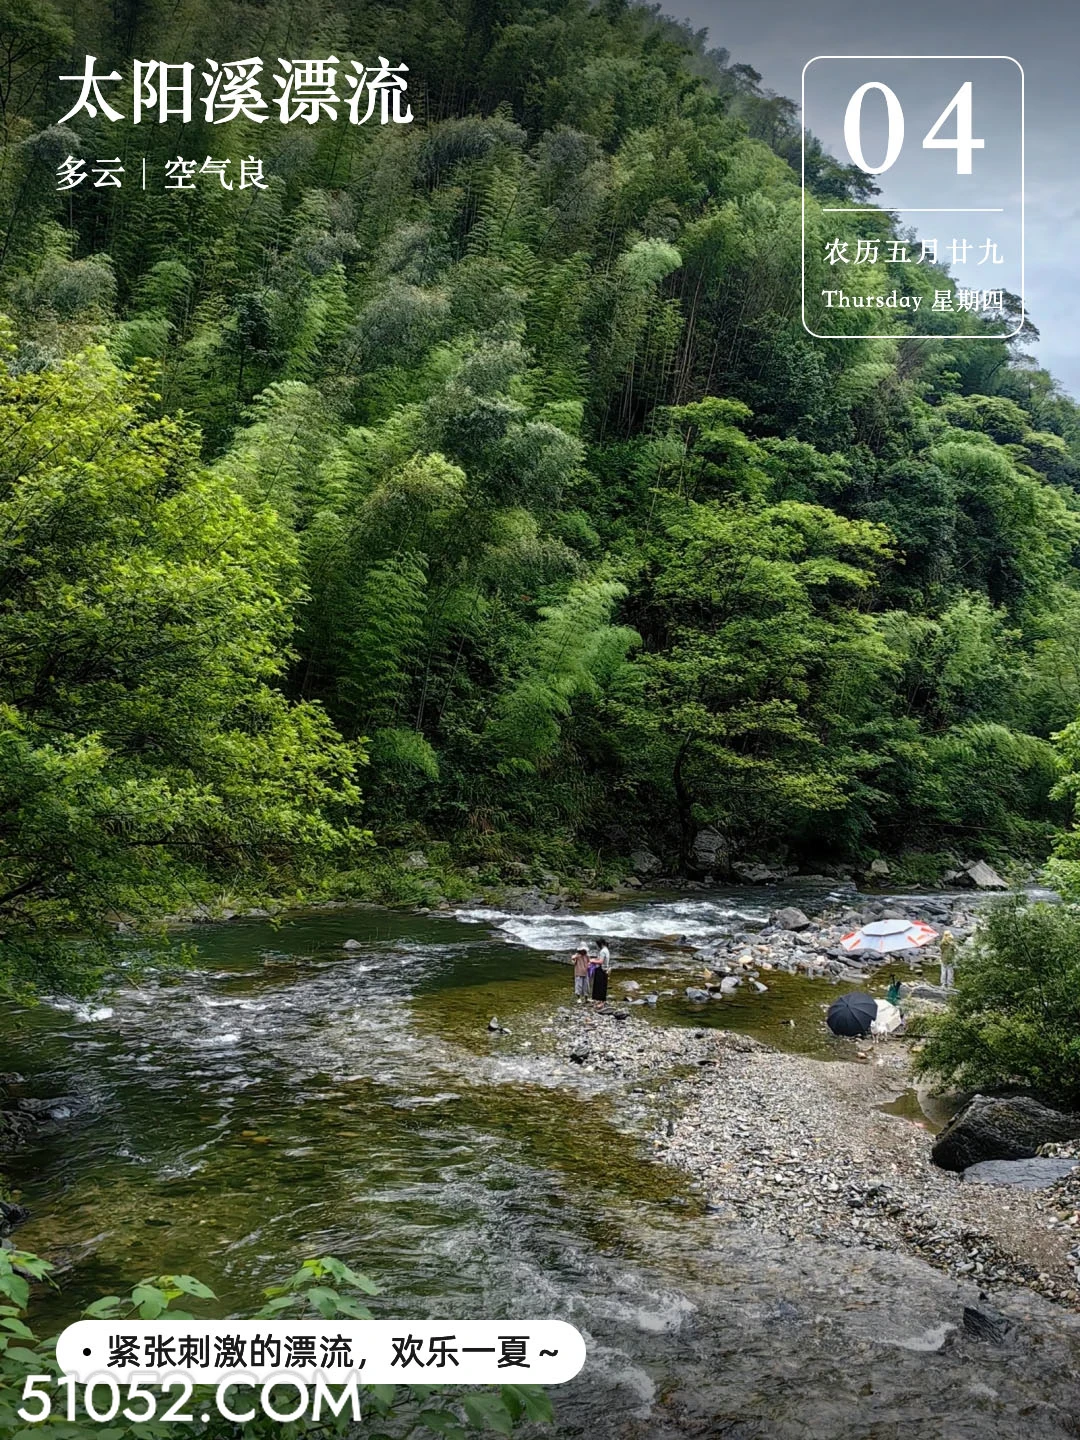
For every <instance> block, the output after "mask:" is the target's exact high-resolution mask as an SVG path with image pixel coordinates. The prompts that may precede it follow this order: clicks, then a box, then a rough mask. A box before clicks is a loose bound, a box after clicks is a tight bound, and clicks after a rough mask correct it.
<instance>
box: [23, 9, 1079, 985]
mask: <svg viewBox="0 0 1080 1440" xmlns="http://www.w3.org/2000/svg"><path fill="white" fill-rule="evenodd" d="M0 33H2V34H3V36H4V37H5V38H4V40H3V45H2V47H0V121H2V126H3V131H2V136H3V150H2V159H0V218H2V219H3V228H2V239H0V310H2V311H3V312H4V313H5V314H6V315H7V316H8V317H9V320H8V322H7V327H8V328H7V329H6V331H5V343H6V347H7V348H6V351H5V361H4V369H3V374H2V378H0V386H2V391H3V405H2V407H0V435H2V442H0V751H2V761H0V817H2V818H0V927H2V929H3V930H4V932H5V934H6V936H7V937H8V939H9V940H13V941H15V940H17V941H18V945H17V946H15V945H13V946H12V947H11V949H10V951H9V953H10V954H12V955H14V954H15V953H16V950H18V953H19V954H20V955H21V956H22V957H23V958H22V959H21V960H20V961H19V962H18V963H17V964H14V965H13V964H12V963H11V962H9V975H10V974H12V973H21V974H22V975H23V976H24V977H26V978H30V977H32V976H38V977H39V978H40V976H41V973H42V972H41V968H40V967H41V966H42V965H44V964H51V963H54V962H53V961H52V960H51V959H50V956H51V953H52V952H51V949H50V945H49V943H48V940H49V937H50V936H51V935H52V934H54V933H55V932H56V931H57V930H58V929H64V928H68V929H73V930H80V931H86V930H87V929H88V928H89V927H90V925H91V923H92V922H93V921H94V920H95V919H96V918H100V917H101V916H103V915H105V914H106V913H107V912H108V911H109V910H115V909H122V910H133V909H137V908H139V906H140V904H141V903H143V902H145V904H146V906H147V907H148V908H151V909H152V908H153V907H154V906H155V905H166V904H169V903H173V902H175V901H176V898H177V896H180V895H185V894H186V895H191V894H196V893H201V892H202V891H203V890H205V888H206V887H208V886H209V887H214V888H216V890H217V891H221V890H224V889H228V888H230V887H234V888H237V889H241V890H244V889H246V890H247V891H248V893H252V892H253V891H255V890H258V888H259V887H266V888H273V887H275V886H276V887H279V888H281V887H286V888H287V887H290V886H298V885H305V884H309V883H312V882H313V881H315V880H317V878H318V877H319V876H320V875H325V874H327V873H330V872H333V871H336V872H338V873H348V872H349V871H350V869H352V868H353V867H355V865H356V864H357V863H358V857H361V856H362V855H363V854H364V853H365V847H370V846H371V844H372V843H373V842H374V843H375V844H377V845H379V846H382V847H389V848H394V847H399V848H400V847H410V846H413V845H415V844H417V843H422V842H424V841H428V840H441V841H445V842H448V843H449V844H450V846H451V847H452V849H453V854H454V855H455V857H456V858H457V859H458V860H459V861H460V863H461V864H463V865H464V864H479V865H481V866H483V865H493V866H497V865H499V864H501V863H505V862H508V861H522V860H524V861H526V862H532V861H534V860H535V861H537V862H542V863H545V864H548V865H551V864H554V865H556V866H567V867H572V866H574V865H580V864H588V863H592V864H595V863H596V858H597V856H598V855H599V856H601V857H602V856H604V855H619V854H622V855H625V854H627V853H629V851H630V850H631V849H633V847H634V846H635V845H636V844H638V843H640V842H641V841H642V840H647V841H648V843H649V844H650V845H651V846H652V848H653V849H655V850H656V851H657V852H659V853H661V854H662V855H663V856H664V858H665V859H666V860H667V861H669V862H670V863H671V864H672V865H673V866H674V865H677V864H678V863H679V861H680V860H685V858H686V856H687V855H688V852H689V849H690V847H691V845H692V840H693V836H694V834H695V833H696V831H697V830H698V829H699V828H700V827H702V826H706V825H707V826H712V827H715V829H717V830H718V831H719V832H721V834H723V835H724V836H725V837H726V838H727V840H728V842H729V844H730V847H731V854H732V856H742V857H746V858H764V859H768V858H770V857H774V856H777V855H786V856H788V857H790V858H793V859H800V858H806V857H814V858H818V857H820V858H825V859H830V858H831V859H845V858H846V859H853V858H861V859H866V858H867V857H870V856H873V855H876V854H879V853H880V854H887V855H896V854H900V853H903V852H928V853H931V854H934V855H947V854H949V853H955V854H966V855H970V854H972V853H979V854H983V855H987V856H989V857H990V858H996V859H998V860H1001V861H1004V860H1007V859H1008V858H1009V857H1023V858H1025V859H1027V860H1032V861H1037V860H1040V859H1041V858H1043V857H1044V856H1045V855H1046V854H1047V852H1048V850H1049V848H1050V846H1051V844H1052V837H1053V834H1054V830H1055V827H1058V826H1061V825H1063V824H1064V823H1066V822H1067V820H1068V817H1069V814H1070V803H1071V802H1070V798H1069V796H1070V791H1069V783H1070V775H1071V773H1072V772H1073V771H1074V770H1075V769H1076V768H1077V765H1078V763H1080V732H1078V731H1077V730H1076V729H1074V728H1071V727H1073V726H1074V723H1075V720H1076V716H1077V714H1078V713H1080V568H1078V544H1080V502H1078V493H1077V492H1078V488H1080V424H1078V411H1077V407H1076V406H1075V405H1074V403H1073V402H1072V401H1071V400H1070V399H1069V398H1068V397H1067V396H1065V395H1064V394H1062V393H1061V391H1060V390H1059V388H1058V387H1057V386H1056V385H1055V383H1054V381H1053V379H1052V378H1051V376H1049V375H1048V374H1047V373H1046V372H1045V371H1043V370H1041V369H1039V368H1037V367H1036V366H1035V365H1034V364H1033V362H1032V361H1031V360H1030V359H1029V358H1027V357H1026V356H1025V354H1024V345H1025V344H1026V343H1027V340H1029V339H1030V338H1031V337H1030V328H1029V332H1028V334H1027V335H1022V336H1021V337H1020V338H1019V339H1018V340H1017V341H1014V342H1010V343H1003V342H1002V341H1000V340H995V339H980V338H978V336H979V327H980V323H981V322H980V321H979V320H978V319H977V318H974V317H973V318H971V319H970V320H969V322H968V323H969V325H970V328H971V330H972V336H973V338H972V339H970V340H966V341H964V342H962V343H950V342H946V341H936V340H927V339H916V338H907V337H906V336H905V326H907V327H908V328H911V327H910V325H909V322H907V321H906V320H905V318H904V316H903V314H902V313H901V314H894V315H891V316H890V317H888V318H887V319H886V321H885V322H884V324H885V325H887V326H889V327H891V328H892V331H893V332H894V333H893V337H892V338H890V339H888V340H880V339H879V340H870V339H868V340H866V341H861V342H860V341H840V340H836V341H829V340H820V339H814V338H811V337H810V336H809V335H808V334H806V333H805V331H804V330H803V328H802V325H801V322H800V263H801V262H800V208H801V195H800V187H799V176H798V166H799V163H800V161H799V130H798V123H797V118H796V116H795V112H794V107H793V106H792V105H791V104H790V103H789V102H788V101H786V100H782V99H779V98H777V97H775V96H773V95H771V94H769V93H767V92H765V91H764V90H763V89H762V88H761V85H760V77H759V76H757V75H755V73H754V72H753V71H752V70H749V69H748V68H747V67H745V66H740V65H738V64H735V63H732V62H731V60H730V58H729V57H728V56H727V55H726V54H725V53H724V52H720V51H715V50H709V49H707V48H706V44H705V41H704V39H703V37H701V36H697V35H694V34H693V33H691V32H690V31H689V30H687V29H686V28H685V27H680V26H679V25H676V24H674V23H673V22H671V21H669V20H667V19H665V18H663V17H662V16H661V15H660V13H659V12H658V10H656V9H655V8H650V7H638V6H632V5H628V4H626V3H624V0H603V3H598V4H594V5H590V4H588V3H586V0H449V3H438V4H435V3H432V0H408V3H406V4H402V5H400V6H398V5H360V4H354V3H351V0H336V3H335V0H316V3H313V4H306V5H302V6H301V5H298V4H295V3H294V4H283V5H273V6H264V5H262V4H257V3H242V0H216V3H214V4H210V3H207V0H183V3H182V4H181V5H179V6H175V7H173V6H167V5H165V4H163V3H150V4H145V5H143V4H136V3H132V0H126V3H125V0H119V3H116V4H109V5H106V4H104V3H102V0H86V3H83V4H80V5H79V6H77V7H76V6H70V5H69V6H62V5H60V4H57V5H56V6H53V5H51V4H50V3H48V0H0ZM717 38H718V39H721V40H722V38H723V37H722V36H719V37H717ZM88 54H91V55H94V56H96V57H97V58H98V69H99V71H108V70H112V69H114V68H115V69H119V70H120V71H121V72H123V73H124V74H125V75H129V74H130V70H131V62H132V60H133V58H135V57H139V58H143V59H146V58H150V57H155V58H158V59H162V60H168V61H182V60H189V59H190V60H194V61H195V62H196V68H197V69H198V68H199V66H200V65H201V64H202V60H203V57H211V56H217V57H219V58H220V59H225V58H229V59H232V58H235V57H239V56H252V55H261V56H262V57H264V59H266V61H267V64H268V67H269V66H270V65H272V64H273V62H274V61H275V60H276V57H278V56H299V55H304V56H309V55H310V56H319V57H325V56H328V55H330V54H333V55H335V56H337V57H340V58H341V59H342V60H344V59H345V58H346V57H353V56H355V57H357V58H358V59H360V60H361V61H363V62H364V63H374V62H375V60H376V57H378V56H386V57H388V58H389V59H390V61H391V63H393V64H397V63H398V62H400V61H404V62H405V63H407V64H408V66H409V92H408V98H409V103H410V104H411V106H412V109H413V113H414V116H415V119H414V121H413V123H411V124H393V123H390V124H386V125H379V124H378V123H370V124H367V125H350V124H349V123H347V121H346V120H345V119H344V118H339V120H338V121H337V122H336V123H335V122H332V121H329V120H326V119H324V120H322V121H321V122H320V123H318V124H313V125H308V124H305V123H293V124H290V125H287V126H285V125H280V124H278V123H268V124H258V123H256V122H255V121H254V120H246V119H244V118H240V119H238V120H235V121H234V122H232V123H231V124H229V125H211V124H208V123H206V122H205V120H204V118H203V116H202V114H201V112H200V111H198V110H197V111H196V114H195V116H194V118H193V120H192V122H191V123H190V124H188V125H185V126H181V125H180V124H179V122H177V121H175V120H169V121H166V122H165V123H161V124H158V123H149V124H148V123H144V124H142V125H140V126H139V127H134V126H132V125H130V124H128V123H124V124H112V123H110V122H109V121H108V119H107V118H106V117H104V116H103V115H100V114H99V115H98V116H97V117H96V118H90V117H89V116H88V115H87V114H86V113H83V114H81V115H79V116H78V117H77V118H75V119H73V120H72V121H70V122H69V123H68V124H67V125H58V124H57V118H58V117H59V116H60V115H62V114H64V112H65V111H66V110H67V109H68V108H69V107H70V106H71V104H72V102H73V100H74V98H75V95H74V93H73V90H72V86H71V85H70V83H68V84H62V83H61V82H60V81H59V80H58V76H60V75H62V74H72V73H78V72H79V71H81V69H82V66H83V62H84V58H85V56H86V55H88ZM128 88H129V89H130V85H129V87H128ZM69 156H75V157H84V158H85V159H86V160H87V163H88V165H89V166H90V167H91V168H92V167H93V166H94V165H96V164H97V163H98V162H99V161H102V160H105V159H106V158H108V159H110V160H111V159H112V158H113V157H119V159H120V161H121V162H122V163H123V166H124V174H125V183H124V184H123V185H122V186H120V187H115V186H97V185H94V184H93V183H88V184H84V185H81V186H78V187H76V188H73V189H70V190H68V191H66V192H59V191H58V190H57V179H56V176H57V168H58V167H59V166H60V165H61V164H62V162H64V161H65V159H66V158H67V157H69ZM177 156H187V157H189V158H198V159H199V161H200V162H201V161H202V157H204V156H215V157H218V158H227V159H229V160H230V163H231V165H232V171H231V173H233V174H236V173H238V170H239V163H240V161H241V160H242V159H244V158H246V157H248V156H258V157H260V158H261V159H262V161H263V164H264V168H265V175H266V188H265V189H261V188H258V187H248V188H245V189H243V190H240V189H238V188H236V187H234V188H233V189H231V190H228V189H225V188H224V187H223V186H222V185H221V184H220V183H219V182H218V180H217V178H215V175H214V174H213V173H210V174H204V175H201V176H200V177H199V180H198V183H197V184H195V185H194V186H193V188H190V189H184V190H167V189H165V188H164V183H163V178H162V177H163V175H164V173H165V166H166V162H167V161H169V160H171V159H173V158H175V157H177ZM144 160H145V162H146V171H147V173H148V175H149V176H150V177H151V179H150V181H149V182H148V183H147V185H146V188H145V189H143V188H141V186H140V184H139V181H138V177H139V174H140V170H141V167H142V163H143V161H144ZM807 173H808V177H809V181H810V185H811V187H812V189H813V191H814V193H815V194H816V195H817V197H818V199H819V200H820V201H821V202H822V203H830V202H831V203H833V204H835V203H836V202H837V200H838V199H839V200H841V201H842V200H843V199H845V198H850V199H851V200H852V201H855V200H862V201H863V203H865V202H866V198H867V196H868V195H869V194H870V193H872V187H871V186H869V185H868V183H867V177H865V176H863V175H862V174H861V173H860V172H857V171H853V170H852V169H850V168H846V167H845V166H843V165H841V164H839V163H837V162H836V161H835V160H833V159H831V158H830V157H828V156H827V155H825V154H823V153H822V152H821V150H820V148H819V147H816V146H815V145H811V147H810V151H809V156H808V167H807ZM841 218H842V217H841ZM835 220H836V217H835V216H833V217H830V226H835ZM874 223H875V224H876V225H877V227H878V230H879V232H880V234H881V235H882V236H888V235H893V234H896V233H898V232H897V231H896V229H895V226H894V223H893V221H892V220H891V219H890V218H889V217H888V216H885V215H882V216H880V217H875V218H874ZM808 225H809V234H810V241H809V247H810V252H811V255H817V254H819V252H820V251H821V249H822V248H823V241H824V237H825V233H826V230H825V225H824V223H823V220H822V217H821V215H820V212H819V210H818V208H817V205H816V204H815V201H814V200H813V199H811V200H810V201H809V216H808ZM830 233H832V232H831V231H830ZM841 233H843V232H841ZM811 263H812V264H813V263H816V262H814V261H811ZM864 283H865V284H866V285H867V287H868V289H869V288H880V287H881V286H882V285H886V284H887V285H888V286H893V285H896V284H901V285H902V286H903V287H905V288H908V289H911V290H913V291H915V292H922V293H925V292H926V290H927V288H929V289H933V288H934V287H943V286H948V285H949V284H950V283H951V282H950V281H949V279H948V278H947V276H946V274H945V272H943V271H942V270H939V269H937V270H935V269H933V268H932V267H928V266H921V267H918V269H917V270H916V267H911V266H905V265H886V264H885V263H883V262H882V263H881V264H879V265H877V266H873V267H866V274H865V282H864ZM1035 318H1036V320H1037V319H1038V317H1035ZM852 323H853V324H855V325H856V326H858V325H860V324H861V325H863V326H865V328H866V329H867V330H869V329H870V328H871V327H872V326H873V327H878V326H880V325H881V324H882V323H883V322H882V321H881V319H880V312H879V314H878V315H875V316H873V317H872V318H871V317H870V316H869V315H868V314H867V313H866V312H856V317H855V319H854V321H853V322H852ZM927 323H930V324H932V323H933V321H932V317H931V318H930V320H929V322H928V317H927V316H926V315H925V314H924V315H922V316H920V317H919V326H920V328H925V327H926V325H927ZM1062 731H1064V738H1063V739H1059V740H1058V741H1055V740H1054V738H1053V737H1054V736H1055V735H1059V733H1060V732H1062ZM590 857H591V858H590Z"/></svg>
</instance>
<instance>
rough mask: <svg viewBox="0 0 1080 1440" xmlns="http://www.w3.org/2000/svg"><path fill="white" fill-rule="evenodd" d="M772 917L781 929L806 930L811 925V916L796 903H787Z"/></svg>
mask: <svg viewBox="0 0 1080 1440" xmlns="http://www.w3.org/2000/svg"><path fill="white" fill-rule="evenodd" d="M772 918H773V924H774V925H775V926H776V927H777V929H779V930H806V929H808V928H809V925H810V917H809V916H808V915H806V914H805V913H804V912H803V911H802V910H800V909H799V908H798V906H796V905H785V906H784V908H783V909H782V910H777V912H776V914H775V915H774V916H773V917H772Z"/></svg>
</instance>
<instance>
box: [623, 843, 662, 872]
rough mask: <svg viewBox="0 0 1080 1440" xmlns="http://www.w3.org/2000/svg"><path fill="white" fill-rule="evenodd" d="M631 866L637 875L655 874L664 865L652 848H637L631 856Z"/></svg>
mask: <svg viewBox="0 0 1080 1440" xmlns="http://www.w3.org/2000/svg"><path fill="white" fill-rule="evenodd" d="M630 868H631V869H632V870H633V872H634V874H635V875H655V874H656V873H657V871H659V870H660V869H661V868H662V867H661V864H660V861H659V860H658V859H657V857H656V856H655V855H654V854H653V853H652V851H651V850H644V849H642V850H635V851H634V853H633V854H632V855H631V856H630Z"/></svg>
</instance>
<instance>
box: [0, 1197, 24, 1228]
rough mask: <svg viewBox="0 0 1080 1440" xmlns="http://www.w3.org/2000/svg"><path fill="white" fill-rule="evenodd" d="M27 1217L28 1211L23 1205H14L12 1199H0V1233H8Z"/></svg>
mask: <svg viewBox="0 0 1080 1440" xmlns="http://www.w3.org/2000/svg"><path fill="white" fill-rule="evenodd" d="M29 1219H30V1211H29V1210H28V1209H27V1208H26V1206H25V1205H16V1204H15V1203H14V1201H12V1200H0V1235H7V1234H9V1233H10V1232H11V1231H12V1230H14V1229H15V1226H16V1225H21V1224H22V1223H23V1221H24V1220H29Z"/></svg>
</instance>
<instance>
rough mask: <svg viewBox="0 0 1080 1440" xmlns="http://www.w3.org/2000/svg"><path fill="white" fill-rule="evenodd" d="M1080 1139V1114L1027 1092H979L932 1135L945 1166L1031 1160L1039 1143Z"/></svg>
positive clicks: (934, 1155)
mask: <svg viewBox="0 0 1080 1440" xmlns="http://www.w3.org/2000/svg"><path fill="white" fill-rule="evenodd" d="M1077 1139H1080V1115H1066V1114H1063V1113H1062V1112H1061V1111H1060V1110H1051V1109H1049V1107H1048V1106H1046V1105H1040V1103H1039V1102H1038V1100H1033V1099H1032V1098H1031V1097H1030V1096H1028V1095H1008V1096H1003V1097H1000V1098H995V1097H993V1096H990V1095H976V1096H975V1098H974V1099H973V1100H971V1101H970V1103H969V1104H967V1105H965V1106H964V1108H963V1110H961V1111H960V1113H959V1115H957V1116H956V1118H955V1120H953V1121H952V1123H951V1124H950V1125H947V1126H946V1127H945V1129H944V1130H943V1131H942V1132H941V1134H940V1135H939V1136H938V1137H937V1139H936V1140H935V1141H934V1148H933V1150H932V1151H931V1155H932V1158H933V1161H934V1164H935V1165H940V1166H941V1168H942V1169H943V1170H966V1169H967V1168H968V1166H970V1165H978V1164H979V1163H980V1161H983V1160H1027V1159H1029V1158H1030V1157H1031V1156H1032V1155H1034V1154H1035V1153H1036V1151H1037V1150H1038V1148H1039V1146H1040V1145H1046V1144H1048V1143H1049V1142H1051V1141H1061V1140H1077Z"/></svg>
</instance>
